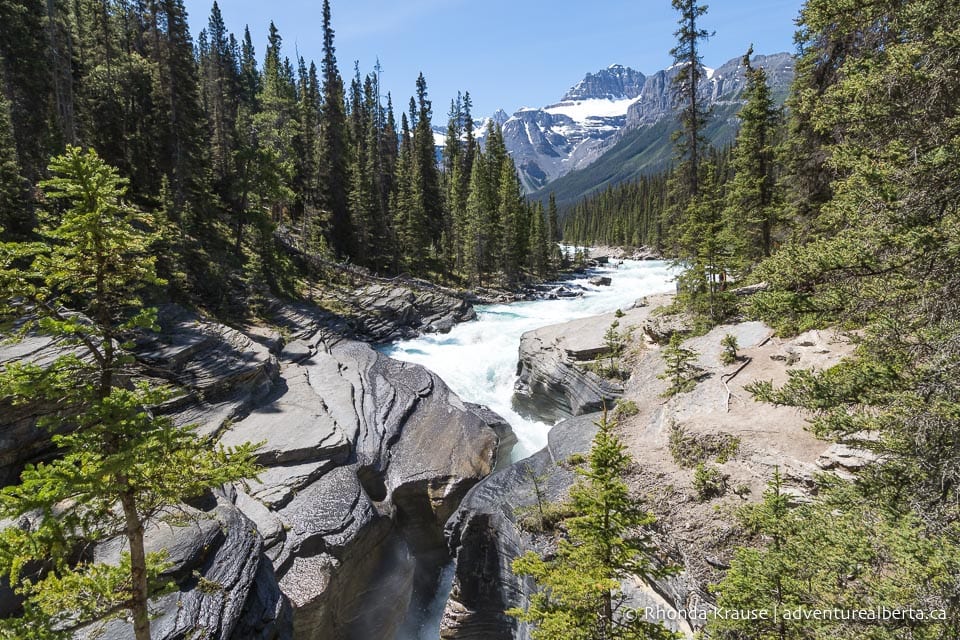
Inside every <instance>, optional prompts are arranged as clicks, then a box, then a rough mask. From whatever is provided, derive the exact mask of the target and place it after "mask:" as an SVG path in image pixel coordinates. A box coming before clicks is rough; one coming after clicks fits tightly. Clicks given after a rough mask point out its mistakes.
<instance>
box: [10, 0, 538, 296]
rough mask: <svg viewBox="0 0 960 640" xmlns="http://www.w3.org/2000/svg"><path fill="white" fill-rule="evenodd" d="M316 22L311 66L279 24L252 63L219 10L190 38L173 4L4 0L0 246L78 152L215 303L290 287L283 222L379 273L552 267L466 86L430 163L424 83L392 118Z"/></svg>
mask: <svg viewBox="0 0 960 640" xmlns="http://www.w3.org/2000/svg"><path fill="white" fill-rule="evenodd" d="M319 26H320V27H321V28H320V33H321V35H322V39H323V59H322V60H320V61H319V63H314V62H312V61H308V60H304V59H302V58H299V59H291V58H290V57H289V53H288V51H287V49H285V47H284V43H283V38H282V36H281V34H280V33H279V32H278V30H277V29H276V28H275V27H274V26H273V25H272V24H271V26H270V31H269V39H268V42H267V44H266V49H265V50H264V51H263V52H262V54H258V51H257V49H256V47H255V44H254V43H253V42H252V40H251V37H250V33H249V30H246V32H245V33H244V34H242V35H235V34H232V33H229V32H228V31H227V29H226V27H225V24H224V20H223V16H222V14H221V11H220V8H219V7H218V6H217V4H216V3H214V5H213V8H212V11H211V14H210V16H209V19H208V22H207V26H206V28H204V29H203V31H202V32H201V33H200V35H199V37H198V38H197V41H196V42H193V41H192V39H191V36H190V30H189V29H188V24H187V16H186V13H185V10H184V7H183V3H182V1H181V0H157V1H151V2H117V3H103V2H87V1H81V2H66V1H62V0H57V1H54V2H42V1H41V0H22V1H20V0H17V1H15V0H5V1H3V2H0V60H2V64H0V74H2V87H3V92H2V96H0V99H2V103H0V157H2V171H0V194H2V196H0V197H2V200H0V202H2V206H0V227H2V228H3V230H4V231H3V233H4V235H5V237H7V238H12V239H26V238H30V237H31V234H32V232H33V230H34V229H35V227H36V224H37V220H38V219H39V218H42V217H43V216H44V215H45V214H46V212H47V211H49V209H50V207H49V206H48V204H47V203H46V202H44V200H43V198H42V196H41V195H40V194H39V191H38V190H37V189H36V185H37V183H38V182H39V181H40V180H42V179H44V178H46V177H48V176H49V172H48V169H47V165H48V163H49V161H50V159H51V157H53V156H55V155H58V154H60V153H62V152H63V151H64V149H65V148H66V147H67V146H68V145H74V146H79V147H83V148H91V149H94V150H95V151H96V152H97V154H98V155H99V156H100V157H101V158H102V159H103V160H104V161H105V162H107V163H108V164H109V165H111V166H114V167H116V168H117V169H118V170H119V174H120V175H121V176H122V177H123V178H125V179H127V180H128V181H129V189H128V192H127V197H128V198H129V199H130V200H131V201H133V202H134V203H136V204H137V205H138V206H141V207H143V208H146V209H148V210H151V211H156V212H159V213H161V214H162V216H161V217H162V219H163V220H164V225H165V228H164V230H163V232H164V241H163V242H162V243H161V244H160V245H158V247H159V249H158V251H159V252H160V254H161V255H159V256H158V257H159V258H160V263H159V265H160V269H161V272H162V274H163V275H164V276H165V277H166V278H167V280H169V281H170V283H171V287H172V289H173V293H174V294H175V295H180V296H186V297H188V298H190V299H193V300H198V301H203V302H204V304H207V305H211V303H212V306H214V307H216V306H217V305H221V304H228V303H229V300H230V298H231V295H230V294H229V292H231V291H242V290H243V289H244V288H248V287H250V286H254V287H258V286H263V285H265V284H267V285H269V286H270V287H272V288H273V289H274V290H286V291H288V292H289V291H290V290H291V288H292V287H293V285H292V280H291V275H295V274H291V272H290V265H289V264H287V263H286V262H285V260H284V259H283V256H282V252H280V251H279V249H278V247H277V246H276V245H275V242H274V232H275V231H276V230H278V229H281V230H283V231H284V235H285V237H287V238H288V239H289V238H290V237H291V236H292V237H293V238H294V239H295V243H296V244H297V246H298V247H299V248H300V249H302V250H305V251H307V252H309V253H311V254H319V255H321V256H324V257H325V258H327V259H329V260H331V261H334V260H335V261H349V262H351V263H354V264H359V265H362V266H365V267H368V268H369V269H371V270H372V271H373V272H376V273H380V274H397V273H401V272H408V273H412V274H414V275H424V276H427V277H431V278H434V279H441V280H448V281H451V282H454V283H467V282H470V281H472V282H475V283H479V282H494V283H499V284H502V285H504V286H514V285H516V284H517V283H518V282H520V281H521V280H523V279H525V278H527V277H531V276H532V277H542V276H544V275H546V274H547V273H548V272H549V271H550V270H551V269H552V268H554V267H555V262H554V259H555V256H554V254H553V252H552V251H550V250H549V248H548V239H550V238H552V237H553V236H554V235H556V234H555V231H554V229H553V228H552V227H550V224H551V221H550V219H549V218H547V217H546V216H545V214H544V212H543V210H542V208H539V207H538V206H534V205H529V204H527V203H526V202H525V201H524V200H523V199H522V197H521V193H520V187H519V182H518V181H517V178H516V175H515V174H516V172H515V170H514V167H513V163H512V161H511V160H510V158H509V157H508V155H507V153H506V151H505V149H504V147H503V144H502V137H501V136H500V133H499V131H498V130H497V129H496V127H495V126H494V127H493V128H492V129H491V131H490V132H489V134H488V144H487V145H486V147H485V148H486V150H485V151H481V149H480V148H479V145H477V144H476V141H475V140H474V138H473V127H472V126H467V123H472V116H471V113H470V108H471V101H470V96H469V94H468V93H466V94H463V95H462V96H461V95H458V96H456V97H455V99H454V100H452V101H451V103H450V106H451V109H450V112H449V131H448V139H447V142H446V146H445V151H444V156H443V159H442V163H440V164H439V165H438V163H437V161H436V153H435V147H434V137H433V132H432V131H431V126H432V118H433V114H434V110H433V106H432V102H431V100H430V98H429V96H428V90H427V84H426V80H425V79H424V78H423V76H422V74H421V76H420V77H419V78H415V79H414V78H411V87H412V88H415V92H414V97H411V98H410V100H409V102H408V103H403V104H398V105H397V108H396V109H395V108H394V102H393V97H392V96H390V95H389V94H388V95H386V96H382V95H381V91H380V87H379V71H380V70H379V67H378V68H377V69H374V70H372V71H371V72H370V73H367V74H363V73H361V71H360V70H359V68H356V69H355V70H354V72H353V74H352V76H351V77H350V78H349V79H348V80H344V79H343V77H342V76H341V73H340V71H339V69H338V66H337V59H336V54H335V46H334V30H333V27H332V21H331V15H330V7H329V3H328V2H326V3H324V13H323V24H322V25H319ZM414 80H415V81H416V82H415V84H414V82H413V81H414Z"/></svg>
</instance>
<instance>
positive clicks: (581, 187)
mask: <svg viewBox="0 0 960 640" xmlns="http://www.w3.org/2000/svg"><path fill="white" fill-rule="evenodd" d="M793 61H794V59H793V56H792V55H790V54H788V53H777V54H773V55H767V56H763V55H758V56H755V57H754V58H753V64H754V65H755V66H759V67H762V68H764V69H765V70H766V71H767V75H768V81H769V82H770V85H771V88H772V90H773V93H774V95H776V96H778V98H779V99H780V100H782V99H783V98H784V97H785V96H786V93H787V90H788V88H789V86H790V83H791V82H792V80H793ZM678 71H679V68H678V67H676V66H674V67H671V68H669V69H663V70H661V71H657V72H656V73H654V74H652V75H649V76H647V75H644V74H643V73H641V72H639V71H636V70H634V69H631V68H629V67H624V66H622V65H611V66H609V67H607V68H606V69H602V70H600V71H598V72H595V73H588V74H586V76H585V77H584V78H583V79H582V80H580V81H579V82H578V83H577V84H575V85H574V86H573V87H571V88H570V89H569V90H568V91H567V92H566V93H565V94H564V96H563V98H562V99H561V101H560V102H558V103H556V104H553V105H549V106H546V107H542V108H523V109H520V110H518V111H517V112H516V113H514V114H513V116H511V117H510V118H509V119H506V120H505V121H503V122H502V125H503V134H504V142H505V143H506V146H507V150H508V151H509V152H510V155H511V156H512V157H513V159H514V162H515V163H516V165H517V168H518V171H519V172H520V178H521V182H522V183H523V186H524V188H525V189H526V191H527V192H528V193H530V194H534V195H538V194H540V193H546V192H547V191H550V190H552V189H557V188H559V191H560V192H562V194H563V197H562V199H563V200H574V199H578V196H580V195H582V194H585V192H587V191H590V190H592V189H593V188H594V187H596V188H599V187H600V186H603V185H605V184H609V182H610V178H611V177H614V174H616V175H617V177H618V178H623V179H626V176H629V175H638V173H637V172H638V171H639V172H641V173H642V172H643V169H644V168H646V169H648V170H655V169H657V168H660V167H662V166H664V165H665V163H666V162H667V161H669V157H670V154H669V153H665V150H666V149H669V148H671V146H672V143H671V142H670V136H669V132H665V131H662V130H661V129H663V128H664V127H663V126H658V125H662V124H663V122H664V121H665V120H671V119H673V118H674V116H675V112H676V111H675V108H674V104H673V95H672V89H671V84H672V80H673V78H674V77H675V76H676V74H677V73H678ZM744 72H745V69H744V67H743V65H742V59H741V58H739V57H738V58H734V59H732V60H730V61H728V62H726V63H724V64H723V65H721V66H720V67H718V68H717V69H716V70H714V69H710V68H708V67H704V73H705V77H706V78H707V81H706V82H704V83H703V84H702V85H701V87H700V93H701V97H702V98H703V99H704V100H705V101H707V102H708V103H709V104H710V105H711V106H713V108H714V112H715V117H716V118H720V119H721V122H719V123H716V122H715V123H713V126H712V127H711V129H712V134H713V136H712V137H713V139H714V140H716V141H722V140H731V139H732V138H733V136H734V134H735V131H736V120H735V115H736V111H739V107H740V105H741V104H742V101H741V100H740V96H741V95H742V93H743V90H744V87H745V86H746V76H745V73H744ZM731 112H732V114H731ZM497 115H498V116H499V117H498V118H497V119H498V120H502V118H503V113H502V111H501V112H498V114H497ZM718 124H719V126H717V125H718ZM671 130H672V127H671ZM638 139H642V144H641V145H640V146H641V147H642V149H637V148H634V149H633V151H635V152H636V153H633V154H632V155H631V154H630V153H627V156H629V157H627V158H624V157H623V151H624V150H623V149H622V148H621V149H620V154H619V155H618V156H617V157H618V161H619V162H621V163H622V162H623V161H625V160H630V159H631V158H636V157H637V156H643V158H645V159H646V161H644V160H642V159H641V161H640V162H639V164H640V165H642V166H634V165H636V164H637V163H628V164H630V170H629V171H627V172H626V173H625V174H624V173H623V172H618V171H616V170H615V168H614V167H609V168H607V169H606V170H604V171H600V172H596V171H594V172H593V173H600V174H605V175H597V176H595V177H596V181H597V184H595V185H591V184H587V183H589V182H590V181H591V179H592V178H585V177H584V176H582V175H581V176H578V177H577V178H576V179H575V180H573V181H569V180H568V181H566V182H562V181H563V179H564V177H565V176H568V175H571V174H574V173H578V172H582V171H587V170H588V169H589V168H591V167H593V165H595V164H596V163H598V162H600V161H601V159H602V158H603V157H604V156H605V155H606V154H607V153H609V152H611V151H613V150H614V149H615V148H618V147H621V145H622V144H623V143H624V142H634V143H635V142H637V140H638ZM636 146H637V145H636V144H634V145H633V147H636ZM621 181H622V180H621ZM571 183H575V184H576V186H575V187H571V186H570V184H571ZM548 185H550V187H551V188H548Z"/></svg>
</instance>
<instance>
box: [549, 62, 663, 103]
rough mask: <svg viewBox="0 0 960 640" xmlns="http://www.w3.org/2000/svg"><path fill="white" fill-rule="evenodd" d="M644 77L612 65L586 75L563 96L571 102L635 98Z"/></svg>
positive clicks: (565, 100)
mask: <svg viewBox="0 0 960 640" xmlns="http://www.w3.org/2000/svg"><path fill="white" fill-rule="evenodd" d="M645 81H646V77H645V76H644V75H643V74H642V73H640V72H639V71H635V70H634V69H631V68H630V67H625V66H623V65H620V64H612V65H610V66H609V67H607V68H606V69H601V70H600V71H597V72H596V73H588V74H587V75H586V76H584V78H583V80H581V81H580V82H578V83H577V84H575V85H574V86H573V87H571V88H570V90H569V91H567V93H566V94H565V95H564V96H563V99H562V100H563V101H564V102H567V101H571V100H591V99H601V100H622V99H624V98H636V97H637V96H638V95H640V91H641V90H643V84H644V82H645Z"/></svg>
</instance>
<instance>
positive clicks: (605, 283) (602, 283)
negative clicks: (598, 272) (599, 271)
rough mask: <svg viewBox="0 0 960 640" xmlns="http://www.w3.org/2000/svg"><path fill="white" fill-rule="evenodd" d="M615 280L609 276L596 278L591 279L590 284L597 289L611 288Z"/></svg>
mask: <svg viewBox="0 0 960 640" xmlns="http://www.w3.org/2000/svg"><path fill="white" fill-rule="evenodd" d="M612 282H613V280H611V279H610V277H609V276H595V277H593V278H590V284H592V285H593V286H595V287H609V286H610V284H611V283H612Z"/></svg>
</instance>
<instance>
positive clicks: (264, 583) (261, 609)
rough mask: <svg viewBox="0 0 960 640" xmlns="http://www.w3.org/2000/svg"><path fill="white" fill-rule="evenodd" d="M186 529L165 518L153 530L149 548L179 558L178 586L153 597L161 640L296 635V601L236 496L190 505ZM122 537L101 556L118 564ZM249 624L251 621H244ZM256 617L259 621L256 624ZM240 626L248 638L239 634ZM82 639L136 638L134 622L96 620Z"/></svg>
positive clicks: (270, 639) (273, 639)
mask: <svg viewBox="0 0 960 640" xmlns="http://www.w3.org/2000/svg"><path fill="white" fill-rule="evenodd" d="M187 514H188V515H190V516H192V520H193V521H192V522H190V523H188V524H186V525H185V526H167V525H164V524H162V523H160V524H156V525H154V526H152V527H151V528H150V529H149V530H148V531H147V547H148V549H151V548H166V549H168V550H172V551H171V557H170V559H171V561H172V562H174V563H175V566H174V567H172V568H171V569H170V570H169V571H168V574H169V575H171V576H172V577H175V578H177V579H178V586H179V588H178V590H176V591H175V592H173V593H171V594H168V595H165V596H162V597H160V598H158V599H156V600H154V601H152V602H151V609H152V610H153V611H155V612H156V617H155V618H154V619H153V620H151V635H152V637H153V638H154V639H155V640H174V639H180V638H186V637H190V636H191V634H194V633H196V632H197V631H198V630H201V629H202V630H203V632H204V633H205V634H206V635H205V637H207V638H211V639H223V640H226V639H229V638H237V640H239V638H244V639H247V638H249V639H251V640H280V639H284V640H286V639H289V638H291V636H290V634H289V624H288V622H287V621H288V620H289V615H290V609H289V602H288V601H287V600H286V598H285V597H283V595H282V594H281V593H280V591H279V589H278V588H277V580H276V577H275V574H274V572H273V567H272V566H270V564H269V561H267V560H266V557H265V556H264V555H263V554H262V553H261V550H262V545H263V541H262V538H261V537H260V534H259V532H258V531H257V529H256V527H255V526H254V525H253V523H252V522H251V521H250V520H248V519H247V518H246V517H245V516H244V515H243V513H242V512H241V511H240V510H239V509H238V508H237V507H236V506H235V505H234V504H233V502H232V493H228V494H224V493H218V494H215V495H208V496H207V497H206V498H205V499H203V500H200V501H199V502H198V504H197V506H196V507H194V508H192V509H187ZM123 548H124V544H123V542H122V541H121V542H120V543H119V544H117V543H108V544H107V545H106V546H104V547H103V548H101V549H98V550H97V554H98V555H99V557H98V559H99V560H101V561H105V562H108V561H116V560H118V559H119V553H120V551H121V550H122V549H123ZM244 621H245V622H244ZM251 621H256V624H251ZM240 627H243V628H244V631H243V635H237V634H235V632H236V630H237V629H238V628H240ZM77 637H78V638H84V639H86V638H90V639H91V640H92V639H93V638H97V639H98V640H129V638H132V637H133V630H132V627H131V625H130V624H129V623H128V622H126V621H124V620H113V621H110V622H108V623H106V624H105V625H101V624H93V625H90V626H88V627H86V628H85V629H84V630H82V631H80V632H79V633H78V634H77Z"/></svg>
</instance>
